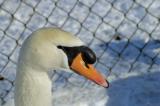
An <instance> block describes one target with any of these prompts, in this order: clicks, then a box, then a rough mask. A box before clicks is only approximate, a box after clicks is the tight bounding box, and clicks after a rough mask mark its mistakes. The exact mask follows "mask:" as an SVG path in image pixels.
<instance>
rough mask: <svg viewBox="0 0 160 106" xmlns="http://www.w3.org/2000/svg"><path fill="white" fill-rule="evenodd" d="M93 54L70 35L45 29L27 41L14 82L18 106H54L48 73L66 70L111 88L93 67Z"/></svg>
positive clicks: (34, 33)
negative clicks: (55, 70)
mask: <svg viewBox="0 0 160 106" xmlns="http://www.w3.org/2000/svg"><path fill="white" fill-rule="evenodd" d="M95 60H96V58H95V55H94V53H93V52H92V51H91V50H90V49H89V48H88V47H86V46H84V43H83V42H82V41H81V40H79V39H78V38H77V37H75V36H73V35H71V34H70V33H68V32H65V31H62V30H60V29H57V28H42V29H39V30H37V31H35V32H33V33H32V35H31V36H30V37H28V38H27V39H26V41H25V42H24V44H23V45H22V48H21V50H20V55H19V60H18V64H17V65H18V66H17V75H16V80H15V97H14V98H15V106H52V95H51V94H52V93H51V80H50V79H49V76H48V72H49V71H50V70H53V69H63V70H65V71H70V69H71V70H73V71H74V72H76V73H78V74H80V75H82V76H84V77H86V78H88V79H90V80H92V81H94V82H95V83H97V84H99V85H101V86H103V87H108V82H107V81H106V80H105V79H104V77H103V76H102V75H101V74H99V73H98V72H97V71H96V69H94V67H93V66H92V64H93V63H94V62H95Z"/></svg>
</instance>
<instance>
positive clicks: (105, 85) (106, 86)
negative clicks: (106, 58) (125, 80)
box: [101, 80, 109, 88]
mask: <svg viewBox="0 0 160 106" xmlns="http://www.w3.org/2000/svg"><path fill="white" fill-rule="evenodd" d="M101 85H102V86H103V87H104V88H108V87H109V83H108V81H107V80H106V81H105V82H104V83H102V84H101Z"/></svg>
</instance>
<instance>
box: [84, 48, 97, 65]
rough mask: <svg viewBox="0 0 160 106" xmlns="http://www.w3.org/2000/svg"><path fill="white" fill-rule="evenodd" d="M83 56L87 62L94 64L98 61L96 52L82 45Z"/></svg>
mask: <svg viewBox="0 0 160 106" xmlns="http://www.w3.org/2000/svg"><path fill="white" fill-rule="evenodd" d="M82 58H83V60H84V62H85V63H88V64H94V63H95V62H96V55H95V53H94V52H93V51H92V50H91V49H90V48H88V47H86V46H83V47H82Z"/></svg>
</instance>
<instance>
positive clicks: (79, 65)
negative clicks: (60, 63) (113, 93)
mask: <svg viewBox="0 0 160 106" xmlns="http://www.w3.org/2000/svg"><path fill="white" fill-rule="evenodd" d="M71 69H73V70H74V71H75V72H76V73H78V74H80V75H82V76H84V77H86V78H87V79H89V80H91V81H93V82H95V83H96V84H98V85H101V86H103V87H105V88H108V87H109V83H108V81H106V79H105V78H104V77H103V76H102V75H101V74H100V73H99V72H98V71H97V70H96V69H95V68H94V67H93V65H92V64H86V65H85V62H84V61H83V59H82V56H81V53H79V54H78V55H77V56H76V57H75V59H74V60H73V62H72V64H71Z"/></svg>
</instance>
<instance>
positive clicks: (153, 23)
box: [0, 0, 160, 104]
mask: <svg viewBox="0 0 160 106" xmlns="http://www.w3.org/2000/svg"><path fill="white" fill-rule="evenodd" d="M159 9H160V1H159V0H0V74H1V75H3V76H4V77H5V78H6V79H5V80H4V81H1V82H0V89H1V90H0V101H1V104H4V103H5V102H6V101H8V100H9V99H10V98H13V91H14V80H15V75H16V63H17V57H18V53H19V50H20V48H21V45H22V44H23V41H24V40H25V39H26V38H27V37H28V36H29V35H30V34H31V33H32V32H33V31H35V30H36V29H38V28H41V27H60V28H61V29H64V30H65V31H68V32H71V33H73V34H75V35H76V36H78V37H79V38H80V39H82V41H84V42H85V43H86V45H88V46H89V47H91V48H92V49H93V50H94V51H95V52H96V55H97V57H98V59H97V63H96V64H95V66H96V67H97V68H98V69H99V70H100V71H101V72H102V73H103V74H104V75H105V76H106V77H109V76H115V78H119V77H120V76H121V75H122V76H123V74H124V73H130V72H137V73H139V75H141V74H143V73H151V72H156V71H160V66H159V65H160V54H159V52H160V24H159V21H160V11H159ZM51 77H52V79H53V81H54V82H55V84H56V82H63V83H57V84H59V85H57V86H58V87H65V86H78V87H88V86H89V84H92V85H93V86H96V85H94V84H93V83H91V82H90V81H88V80H86V79H84V78H83V77H81V76H78V75H76V74H70V73H64V72H61V71H60V72H59V71H53V72H52V76H51ZM54 89H57V87H56V86H55V87H53V91H54Z"/></svg>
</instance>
